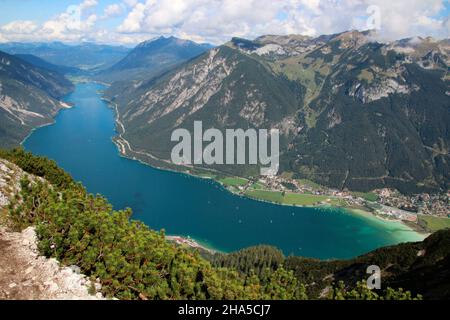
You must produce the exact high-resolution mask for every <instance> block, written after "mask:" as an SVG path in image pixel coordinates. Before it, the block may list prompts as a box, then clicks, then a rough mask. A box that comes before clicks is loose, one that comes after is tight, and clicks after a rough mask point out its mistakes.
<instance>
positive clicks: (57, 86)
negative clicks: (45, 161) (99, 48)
mask: <svg viewBox="0 0 450 320" xmlns="http://www.w3.org/2000/svg"><path fill="white" fill-rule="evenodd" d="M72 89H73V85H72V83H71V82H70V81H68V80H67V79H66V78H64V76H62V75H61V74H59V73H56V72H54V71H50V70H48V69H43V68H40V67H37V66H35V65H32V64H29V63H28V62H26V61H24V60H22V59H19V58H17V57H15V56H11V55H9V54H6V53H3V52H0V146H1V147H11V146H15V145H17V144H19V143H20V142H21V141H22V140H23V139H24V138H25V137H26V136H27V135H28V134H29V133H30V131H31V130H32V129H33V128H35V127H37V126H41V125H44V124H48V123H50V122H51V121H52V117H53V116H54V115H55V114H56V112H57V111H58V110H59V109H61V108H62V107H63V105H62V104H61V103H60V102H59V101H58V100H57V99H59V98H61V97H62V96H64V95H66V94H68V93H69V92H70V91H71V90H72Z"/></svg>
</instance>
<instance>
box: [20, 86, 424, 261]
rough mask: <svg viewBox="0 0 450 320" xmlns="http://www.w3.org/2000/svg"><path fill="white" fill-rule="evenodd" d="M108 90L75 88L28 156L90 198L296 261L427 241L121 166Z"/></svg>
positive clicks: (339, 212)
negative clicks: (104, 95)
mask: <svg viewBox="0 0 450 320" xmlns="http://www.w3.org/2000/svg"><path fill="white" fill-rule="evenodd" d="M102 89H104V87H103V86H101V85H98V84H94V83H87V84H86V83H85V84H77V86H76V90H75V91H74V92H73V93H72V94H70V95H69V96H68V97H67V98H66V99H65V100H66V101H68V102H70V103H72V104H74V107H73V108H72V109H66V110H62V111H61V112H60V113H59V114H58V116H57V117H56V119H55V123H54V124H53V125H50V126H46V127H42V128H39V129H37V130H35V131H34V132H33V133H32V134H31V135H30V137H29V138H28V139H27V140H26V141H25V142H24V144H23V145H24V147H25V149H27V150H29V151H32V152H34V153H35V154H39V155H44V156H47V157H49V158H51V159H54V160H55V161H56V162H57V163H58V164H59V165H60V166H61V167H62V168H64V169H65V170H66V171H67V172H69V173H70V174H71V175H72V176H73V177H74V178H75V179H76V180H77V181H81V182H82V183H83V184H84V185H85V186H86V188H87V189H88V191H89V192H92V193H100V194H102V195H104V196H106V197H107V198H108V199H109V201H110V202H111V203H112V204H113V205H114V207H115V208H116V209H122V208H125V207H130V208H132V209H133V219H137V220H141V221H143V222H145V223H146V224H147V225H148V226H150V227H151V228H153V229H162V228H164V229H165V230H166V233H167V234H170V235H183V236H190V237H192V238H194V239H196V240H197V241H198V242H199V243H202V244H204V245H207V246H209V247H212V248H215V249H217V250H221V251H225V252H229V251H233V250H238V249H241V248H244V247H248V246H252V245H257V244H270V245H274V246H277V247H278V248H280V249H282V250H283V252H284V253H285V254H286V255H288V254H294V255H301V256H308V257H315V258H320V259H328V258H350V257H354V256H357V255H360V254H363V253H366V252H368V251H370V250H372V249H375V248H378V247H381V246H386V245H391V244H396V243H399V242H404V241H418V240H421V239H422V237H421V236H420V235H418V234H417V233H415V232H412V231H411V230H410V229H408V228H406V227H405V226H403V225H402V224H400V223H396V222H385V221H381V220H379V219H376V218H373V217H368V216H367V217H366V216H364V215H359V214H354V213H351V212H349V211H346V210H343V209H319V208H317V209H316V208H298V207H288V206H278V205H273V204H269V203H264V202H259V201H255V200H251V199H247V198H243V197H239V196H236V195H233V194H231V193H229V192H228V191H226V190H224V189H223V188H222V187H221V186H220V185H219V184H217V183H215V182H213V181H211V180H206V179H200V178H196V177H192V176H188V175H184V174H180V173H174V172H168V171H163V170H158V169H154V168H151V167H150V166H147V165H144V164H142V163H140V162H138V161H134V160H130V159H126V158H123V157H121V156H120V155H119V152H118V150H117V147H116V146H115V145H114V144H113V142H112V140H111V138H112V137H113V136H114V135H115V134H116V132H115V123H114V111H113V110H112V109H110V108H109V107H108V105H107V103H106V102H104V101H102V100H101V93H100V92H99V91H100V90H102Z"/></svg>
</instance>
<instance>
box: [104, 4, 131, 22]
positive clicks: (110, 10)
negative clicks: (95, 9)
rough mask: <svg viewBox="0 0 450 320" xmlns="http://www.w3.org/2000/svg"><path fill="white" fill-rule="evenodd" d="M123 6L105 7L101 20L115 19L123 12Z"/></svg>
mask: <svg viewBox="0 0 450 320" xmlns="http://www.w3.org/2000/svg"><path fill="white" fill-rule="evenodd" d="M124 10H125V9H124V7H123V5H120V4H117V3H115V4H110V5H109V6H107V7H106V8H105V10H104V13H103V17H102V18H103V19H106V18H110V17H117V16H120V15H121V14H122V13H123V12H124Z"/></svg>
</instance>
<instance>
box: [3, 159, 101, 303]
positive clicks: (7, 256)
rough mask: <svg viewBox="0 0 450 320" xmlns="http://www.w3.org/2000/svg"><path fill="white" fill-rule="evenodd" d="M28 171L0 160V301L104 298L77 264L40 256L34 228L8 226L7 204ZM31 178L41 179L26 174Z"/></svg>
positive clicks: (98, 286)
mask: <svg viewBox="0 0 450 320" xmlns="http://www.w3.org/2000/svg"><path fill="white" fill-rule="evenodd" d="M25 175H27V176H28V174H26V173H25V172H23V171H22V170H21V169H20V168H19V167H17V166H16V165H14V164H12V163H10V162H8V161H6V160H3V159H0V253H1V254H0V300H2V299H11V300H24V299H25V300H28V299H38V300H49V299H72V300H75V299H76V300H80V299H81V300H92V299H103V296H102V294H101V293H98V292H97V291H99V290H100V289H101V286H100V284H99V283H96V282H95V283H92V282H91V281H90V280H89V279H88V278H87V277H86V276H84V275H82V274H80V269H79V268H78V267H76V266H68V267H65V266H61V265H60V263H59V262H58V261H57V260H56V259H54V258H46V257H44V256H42V255H40V253H39V251H38V248H37V243H38V240H37V238H36V233H35V229H34V228H33V227H28V228H26V229H25V230H23V231H21V232H13V231H11V230H9V229H8V227H7V226H6V225H7V216H6V215H7V209H6V207H7V205H8V204H9V202H10V201H11V199H12V198H13V197H14V195H15V194H17V192H19V190H20V179H21V178H22V177H23V176H25ZM29 178H30V179H31V180H36V179H41V178H37V177H34V176H29Z"/></svg>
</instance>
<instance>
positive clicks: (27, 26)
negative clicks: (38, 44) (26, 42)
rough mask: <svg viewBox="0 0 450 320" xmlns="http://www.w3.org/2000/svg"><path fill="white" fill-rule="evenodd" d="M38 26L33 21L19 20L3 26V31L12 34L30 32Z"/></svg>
mask: <svg viewBox="0 0 450 320" xmlns="http://www.w3.org/2000/svg"><path fill="white" fill-rule="evenodd" d="M37 28H38V26H37V25H36V24H35V23H34V22H33V21H29V20H17V21H12V22H10V23H8V24H5V25H4V26H2V27H1V31H2V32H5V33H12V34H30V33H32V32H34V31H35V30H36V29H37Z"/></svg>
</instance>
